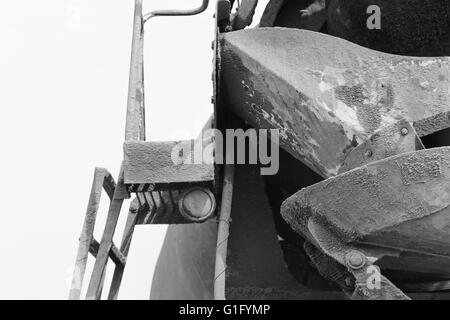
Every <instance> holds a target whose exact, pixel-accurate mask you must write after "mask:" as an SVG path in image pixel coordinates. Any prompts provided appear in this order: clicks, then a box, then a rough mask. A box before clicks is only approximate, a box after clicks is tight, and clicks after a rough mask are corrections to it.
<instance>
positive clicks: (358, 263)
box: [345, 250, 366, 270]
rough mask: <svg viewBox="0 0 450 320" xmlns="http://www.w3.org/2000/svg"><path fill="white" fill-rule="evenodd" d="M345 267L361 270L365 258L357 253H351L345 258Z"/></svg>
mask: <svg viewBox="0 0 450 320" xmlns="http://www.w3.org/2000/svg"><path fill="white" fill-rule="evenodd" d="M345 260H346V263H347V265H348V266H349V267H350V268H352V269H354V270H357V269H361V268H362V267H364V265H365V264H366V256H365V255H364V254H362V253H361V252H359V251H356V250H354V251H351V252H350V253H348V254H347V255H346V257H345Z"/></svg>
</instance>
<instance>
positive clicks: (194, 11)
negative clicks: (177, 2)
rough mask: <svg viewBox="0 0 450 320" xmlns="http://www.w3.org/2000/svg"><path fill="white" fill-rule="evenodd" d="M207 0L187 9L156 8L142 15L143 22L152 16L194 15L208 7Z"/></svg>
mask: <svg viewBox="0 0 450 320" xmlns="http://www.w3.org/2000/svg"><path fill="white" fill-rule="evenodd" d="M208 4H209V0H203V2H202V4H201V5H200V6H199V7H197V8H195V9H187V10H156V11H152V12H149V13H147V14H145V15H144V23H145V22H147V21H148V20H150V19H151V18H154V17H162V16H164V17H171V16H172V17H173V16H194V15H196V14H199V13H202V12H203V11H205V10H206V9H207V8H208Z"/></svg>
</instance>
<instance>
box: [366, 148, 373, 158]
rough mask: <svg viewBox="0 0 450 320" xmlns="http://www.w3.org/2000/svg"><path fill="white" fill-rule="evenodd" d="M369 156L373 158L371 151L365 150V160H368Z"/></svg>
mask: <svg viewBox="0 0 450 320" xmlns="http://www.w3.org/2000/svg"><path fill="white" fill-rule="evenodd" d="M371 156H373V152H372V150H367V151H366V157H367V158H370V157H371Z"/></svg>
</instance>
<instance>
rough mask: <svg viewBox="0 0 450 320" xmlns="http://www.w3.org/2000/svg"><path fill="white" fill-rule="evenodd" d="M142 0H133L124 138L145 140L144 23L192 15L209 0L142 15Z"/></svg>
mask: <svg viewBox="0 0 450 320" xmlns="http://www.w3.org/2000/svg"><path fill="white" fill-rule="evenodd" d="M142 2H143V0H135V9H134V22H133V42H132V50H131V63H130V78H129V85H128V102H127V120H126V125H125V126H126V128H125V140H126V141H129V140H141V141H142V140H145V96H144V92H145V88H144V24H145V22H147V21H148V20H150V19H151V18H153V17H158V16H166V17H167V16H193V15H196V14H199V13H202V12H204V11H205V10H206V9H207V8H208V4H209V0H202V4H201V5H200V6H199V7H197V8H194V9H191V10H156V11H152V12H149V13H147V14H145V15H144V16H143V15H142Z"/></svg>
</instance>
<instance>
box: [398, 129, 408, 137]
mask: <svg viewBox="0 0 450 320" xmlns="http://www.w3.org/2000/svg"><path fill="white" fill-rule="evenodd" d="M400 133H401V134H402V136H406V135H407V134H408V133H409V130H408V128H402V129H401V130H400Z"/></svg>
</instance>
